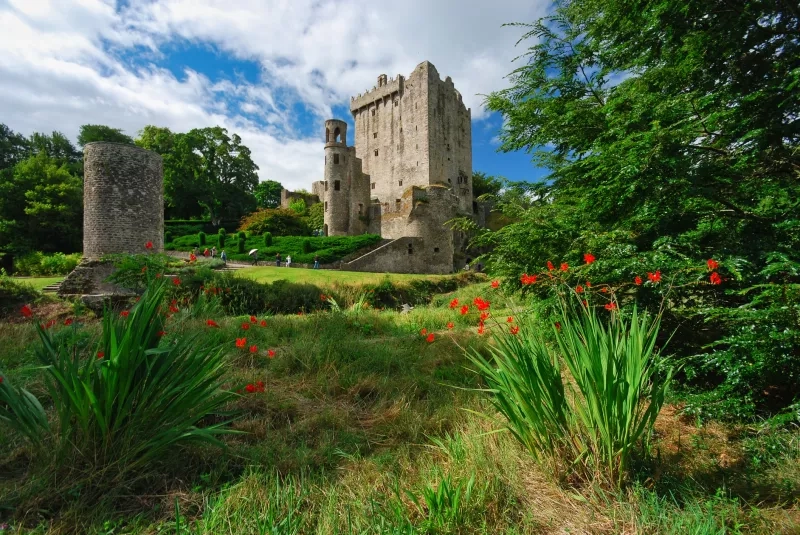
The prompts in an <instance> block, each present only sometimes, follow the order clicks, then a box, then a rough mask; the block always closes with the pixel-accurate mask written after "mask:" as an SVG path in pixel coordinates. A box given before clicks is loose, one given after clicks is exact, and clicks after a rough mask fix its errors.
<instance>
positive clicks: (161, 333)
mask: <svg viewBox="0 0 800 535" xmlns="http://www.w3.org/2000/svg"><path fill="white" fill-rule="evenodd" d="M166 334H167V331H158V336H164V335H166Z"/></svg>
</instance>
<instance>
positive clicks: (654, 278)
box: [647, 269, 661, 284]
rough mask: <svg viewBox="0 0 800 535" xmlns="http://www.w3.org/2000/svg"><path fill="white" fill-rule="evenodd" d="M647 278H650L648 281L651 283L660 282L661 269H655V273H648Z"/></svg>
mask: <svg viewBox="0 0 800 535" xmlns="http://www.w3.org/2000/svg"><path fill="white" fill-rule="evenodd" d="M647 278H648V279H650V282H652V283H653V284H655V283H657V282H661V270H660V269H659V270H656V272H655V273H648V274H647Z"/></svg>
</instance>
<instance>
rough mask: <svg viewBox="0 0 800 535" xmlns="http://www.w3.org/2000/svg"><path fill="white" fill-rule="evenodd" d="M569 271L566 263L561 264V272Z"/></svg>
mask: <svg viewBox="0 0 800 535" xmlns="http://www.w3.org/2000/svg"><path fill="white" fill-rule="evenodd" d="M568 269H569V264H567V263H566V262H562V263H561V271H567V270H568Z"/></svg>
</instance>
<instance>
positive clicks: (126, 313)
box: [119, 310, 131, 318]
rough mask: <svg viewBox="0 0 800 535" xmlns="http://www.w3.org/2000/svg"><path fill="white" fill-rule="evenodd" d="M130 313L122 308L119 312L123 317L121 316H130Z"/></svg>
mask: <svg viewBox="0 0 800 535" xmlns="http://www.w3.org/2000/svg"><path fill="white" fill-rule="evenodd" d="M130 314H131V313H130V311H128V310H123V311H122V312H120V313H119V315H120V317H123V318H127V317H128V316H130Z"/></svg>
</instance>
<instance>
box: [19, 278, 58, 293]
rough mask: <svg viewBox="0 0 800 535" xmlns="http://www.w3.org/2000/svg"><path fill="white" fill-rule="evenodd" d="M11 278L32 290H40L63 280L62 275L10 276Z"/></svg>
mask: <svg viewBox="0 0 800 535" xmlns="http://www.w3.org/2000/svg"><path fill="white" fill-rule="evenodd" d="M11 280H13V281H14V282H18V283H20V284H25V285H27V286H30V287H31V288H33V289H34V290H37V291H41V290H42V288H44V287H45V286H50V285H51V284H55V283H57V282H61V281H62V280H64V276H63V275H59V276H55V277H11Z"/></svg>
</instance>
